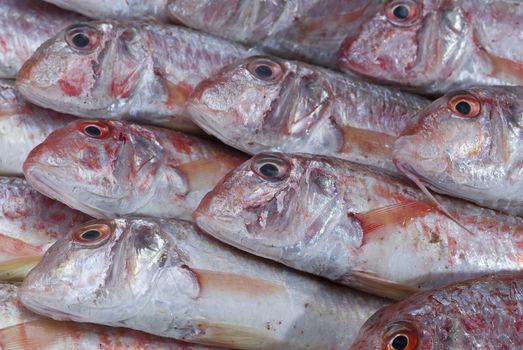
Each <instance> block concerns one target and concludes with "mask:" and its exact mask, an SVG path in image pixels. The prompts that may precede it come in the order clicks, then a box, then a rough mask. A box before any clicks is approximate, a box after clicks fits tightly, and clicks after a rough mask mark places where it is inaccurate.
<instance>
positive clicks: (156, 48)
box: [17, 20, 248, 131]
mask: <svg viewBox="0 0 523 350" xmlns="http://www.w3.org/2000/svg"><path fill="white" fill-rule="evenodd" d="M247 52H248V50H247V49H246V48H245V47H243V46H241V45H238V44H234V43H230V42H227V41H225V40H222V39H218V38H215V37H212V36H210V35H205V34H201V33H198V32H195V31H192V30H190V29H185V28H182V27H178V26H174V25H166V24H158V23H152V22H143V21H140V20H135V21H117V20H113V21H92V22H82V23H78V24H75V25H72V26H70V27H68V28H66V29H64V31H62V32H60V33H59V34H57V35H56V36H55V37H53V38H51V39H49V40H48V41H46V42H45V43H44V44H42V46H40V48H39V49H38V50H37V51H36V52H35V54H34V55H33V56H32V57H31V58H30V59H29V60H28V61H27V62H26V63H25V64H24V66H23V67H22V69H21V70H20V73H19V74H18V76H17V87H18V89H19V90H20V92H21V93H22V95H24V96H25V97H26V98H27V99H28V100H29V101H31V102H33V103H35V104H37V105H40V106H43V107H47V108H51V109H54V110H56V111H59V112H62V113H68V114H72V115H76V116H79V117H89V118H106V119H130V120H133V121H141V122H148V123H156V124H169V125H171V126H172V127H174V128H179V129H182V130H190V131H195V130H197V129H196V127H195V125H194V124H193V123H192V122H191V121H190V119H189V118H187V117H186V116H185V115H184V114H183V109H184V106H185V102H186V100H187V97H188V96H189V94H190V93H191V91H192V90H193V88H194V87H195V86H196V84H197V83H199V82H200V81H201V80H202V79H204V78H206V77H208V76H211V75H212V74H214V73H216V72H217V71H218V70H219V69H220V68H222V67H223V66H225V65H227V64H229V63H232V62H234V61H235V60H237V59H239V58H241V57H244V56H246V55H247Z"/></svg>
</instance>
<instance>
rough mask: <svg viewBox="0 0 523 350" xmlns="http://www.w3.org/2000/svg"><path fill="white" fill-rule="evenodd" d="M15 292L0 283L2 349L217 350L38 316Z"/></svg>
mask: <svg viewBox="0 0 523 350" xmlns="http://www.w3.org/2000/svg"><path fill="white" fill-rule="evenodd" d="M17 292H18V287H16V286H15V285H12V284H5V283H3V284H0V347H1V349H2V350H33V349H46V350H64V349H70V350H73V349H74V350H81V349H113V350H127V349H135V350H138V349H150V350H212V349H215V350H218V348H214V347H208V346H200V345H190V344H188V343H183V342H179V341H175V340H173V339H167V338H162V337H157V336H153V335H150V334H147V333H143V332H138V331H133V330H130V329H125V328H111V327H105V326H98V325H94V324H81V323H74V322H59V321H54V320H51V319H47V318H44V317H40V316H38V315H36V314H34V313H32V312H30V311H28V310H27V309H25V308H24V307H23V306H22V305H21V304H20V302H19V300H18V298H17ZM223 350H225V349H223Z"/></svg>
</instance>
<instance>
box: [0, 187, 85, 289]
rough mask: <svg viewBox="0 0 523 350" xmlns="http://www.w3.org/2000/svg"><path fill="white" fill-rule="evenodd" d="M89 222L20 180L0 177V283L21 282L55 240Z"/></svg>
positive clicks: (80, 214) (83, 216)
mask: <svg viewBox="0 0 523 350" xmlns="http://www.w3.org/2000/svg"><path fill="white" fill-rule="evenodd" d="M90 219H91V218H90V217H88V216H87V215H84V214H82V213H79V212H77V211H75V210H72V209H70V208H68V207H66V206H65V205H63V204H61V203H59V202H57V201H54V200H52V199H50V198H47V197H44V196H42V195H41V194H40V193H39V192H37V191H36V190H35V189H33V188H32V187H31V186H29V184H28V183H27V182H26V181H24V180H22V179H18V178H8V177H0V280H17V279H18V280H21V279H23V277H24V276H25V274H26V273H27V272H28V270H30V269H31V268H32V267H33V266H34V265H35V264H36V262H38V261H39V260H40V258H41V256H42V255H43V254H44V252H45V251H46V250H47V248H49V247H50V246H51V245H52V244H53V243H54V242H55V241H56V240H57V239H58V238H60V237H63V236H65V235H66V234H67V233H68V232H69V231H70V230H71V228H73V227H74V226H76V225H78V224H80V223H83V222H86V221H88V220H90Z"/></svg>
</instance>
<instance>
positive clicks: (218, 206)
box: [193, 153, 338, 257]
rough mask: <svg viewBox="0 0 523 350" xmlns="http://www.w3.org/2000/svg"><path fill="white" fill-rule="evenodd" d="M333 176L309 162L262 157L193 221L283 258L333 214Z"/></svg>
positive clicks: (229, 180)
mask: <svg viewBox="0 0 523 350" xmlns="http://www.w3.org/2000/svg"><path fill="white" fill-rule="evenodd" d="M333 172H335V169H328V168H327V167H326V166H325V164H324V162H321V161H319V162H315V161H314V160H313V159H311V158H310V157H306V156H303V157H302V156H297V155H288V154H282V153H260V154H258V155H256V156H254V157H253V158H252V159H251V160H249V161H247V162H245V163H244V164H242V165H241V166H240V167H238V168H237V169H236V170H233V171H231V172H230V173H229V174H227V175H226V176H225V177H224V178H223V179H222V181H221V182H220V183H218V185H217V186H216V187H215V188H214V190H213V191H211V192H209V193H208V194H207V195H206V196H205V197H204V199H203V200H202V202H201V203H200V206H199V207H198V208H197V209H196V211H195V212H194V214H193V217H194V219H195V222H196V223H197V225H198V226H199V227H200V228H202V229H203V230H204V231H206V232H208V233H210V234H211V235H213V236H215V237H216V238H218V239H220V240H222V241H224V242H227V243H229V244H231V245H234V246H237V247H241V248H242V249H244V250H248V251H251V252H255V253H256V254H258V255H262V256H266V257H275V256H276V257H281V256H284V252H285V251H289V250H291V249H294V248H296V247H299V246H300V245H302V244H305V243H307V242H308V241H310V240H311V239H313V238H314V235H315V233H317V232H319V231H321V225H323V224H324V223H325V222H326V221H328V220H323V217H324V216H325V217H330V216H331V215H332V212H333V211H334V210H333V203H334V202H335V200H333V198H338V197H337V196H335V195H334V194H335V192H336V185H335V182H336V180H335V179H334V175H332V174H333Z"/></svg>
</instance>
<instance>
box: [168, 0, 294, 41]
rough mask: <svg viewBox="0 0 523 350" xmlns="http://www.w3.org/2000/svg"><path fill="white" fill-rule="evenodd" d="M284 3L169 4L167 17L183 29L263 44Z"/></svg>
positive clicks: (180, 0) (195, 0) (203, 0)
mask: <svg viewBox="0 0 523 350" xmlns="http://www.w3.org/2000/svg"><path fill="white" fill-rule="evenodd" d="M285 3H286V1H284V0H271V1H258V0H254V1H252V0H247V1H246V0H222V1H219V2H217V1H212V0H170V1H169V4H168V5H167V11H168V13H169V17H170V18H171V19H172V20H173V21H174V22H177V23H181V24H183V25H185V26H187V27H190V28H195V29H199V30H202V31H204V32H207V33H212V34H218V35H223V36H225V37H227V38H229V39H231V40H234V41H240V42H244V43H256V42H258V41H260V40H263V39H264V38H265V37H266V36H267V34H269V32H270V30H271V29H272V28H273V26H274V24H275V23H276V22H277V21H278V20H279V19H280V16H281V14H282V13H283V12H284V9H285V5H286V4H285Z"/></svg>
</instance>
